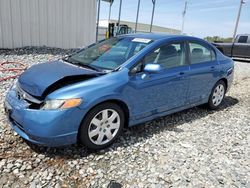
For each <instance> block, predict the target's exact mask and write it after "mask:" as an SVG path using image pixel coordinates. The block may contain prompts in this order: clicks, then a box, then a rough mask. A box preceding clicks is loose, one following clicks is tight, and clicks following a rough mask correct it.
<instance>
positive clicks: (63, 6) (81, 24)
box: [0, 0, 96, 48]
mask: <svg viewBox="0 0 250 188" xmlns="http://www.w3.org/2000/svg"><path fill="white" fill-rule="evenodd" d="M95 31H96V0H0V48H19V47H25V46H49V47H58V48H77V47H81V46H86V45H88V44H90V43H93V42H95V33H96V32H95Z"/></svg>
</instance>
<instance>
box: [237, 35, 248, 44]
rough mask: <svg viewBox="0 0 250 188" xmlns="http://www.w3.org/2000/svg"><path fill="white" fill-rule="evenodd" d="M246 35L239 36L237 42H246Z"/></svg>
mask: <svg viewBox="0 0 250 188" xmlns="http://www.w3.org/2000/svg"><path fill="white" fill-rule="evenodd" d="M247 38H248V36H240V37H239V40H238V43H247Z"/></svg>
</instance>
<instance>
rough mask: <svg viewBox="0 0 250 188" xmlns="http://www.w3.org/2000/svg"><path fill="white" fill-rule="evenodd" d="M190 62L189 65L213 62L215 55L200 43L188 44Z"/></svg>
mask: <svg viewBox="0 0 250 188" xmlns="http://www.w3.org/2000/svg"><path fill="white" fill-rule="evenodd" d="M189 48H190V61H191V64H197V63H204V62H208V61H214V60H215V53H214V51H213V50H212V49H210V48H208V47H206V46H205V45H202V44H200V43H195V42H190V43H189Z"/></svg>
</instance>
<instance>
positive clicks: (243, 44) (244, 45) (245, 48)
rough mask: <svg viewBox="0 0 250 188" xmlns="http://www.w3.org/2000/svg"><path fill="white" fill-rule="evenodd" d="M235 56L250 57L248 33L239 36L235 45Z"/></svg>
mask: <svg viewBox="0 0 250 188" xmlns="http://www.w3.org/2000/svg"><path fill="white" fill-rule="evenodd" d="M233 56H235V57H242V58H244V57H245V58H246V57H250V37H249V36H247V35H241V36H238V38H237V39H236V42H235V43H234V46H233Z"/></svg>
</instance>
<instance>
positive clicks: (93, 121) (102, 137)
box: [80, 103, 124, 150]
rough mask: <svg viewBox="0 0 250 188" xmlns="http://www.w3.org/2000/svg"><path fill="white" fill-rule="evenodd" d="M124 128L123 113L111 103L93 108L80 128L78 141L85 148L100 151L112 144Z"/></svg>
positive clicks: (117, 106)
mask: <svg viewBox="0 0 250 188" xmlns="http://www.w3.org/2000/svg"><path fill="white" fill-rule="evenodd" d="M123 127H124V113H123V110H122V109H121V107H120V106H119V105H117V104H113V103H103V104H101V105H98V106H96V107H94V108H93V109H92V110H91V111H90V112H89V113H88V114H87V116H86V117H85V119H84V121H83V123H82V125H81V128H80V141H81V143H82V144H84V145H85V146H86V147H87V148H90V149H95V150H96V149H102V148H105V147H107V146H108V145H110V144H112V143H113V142H114V141H115V139H116V138H117V137H118V136H119V135H120V134H121V131H122V129H123Z"/></svg>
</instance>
